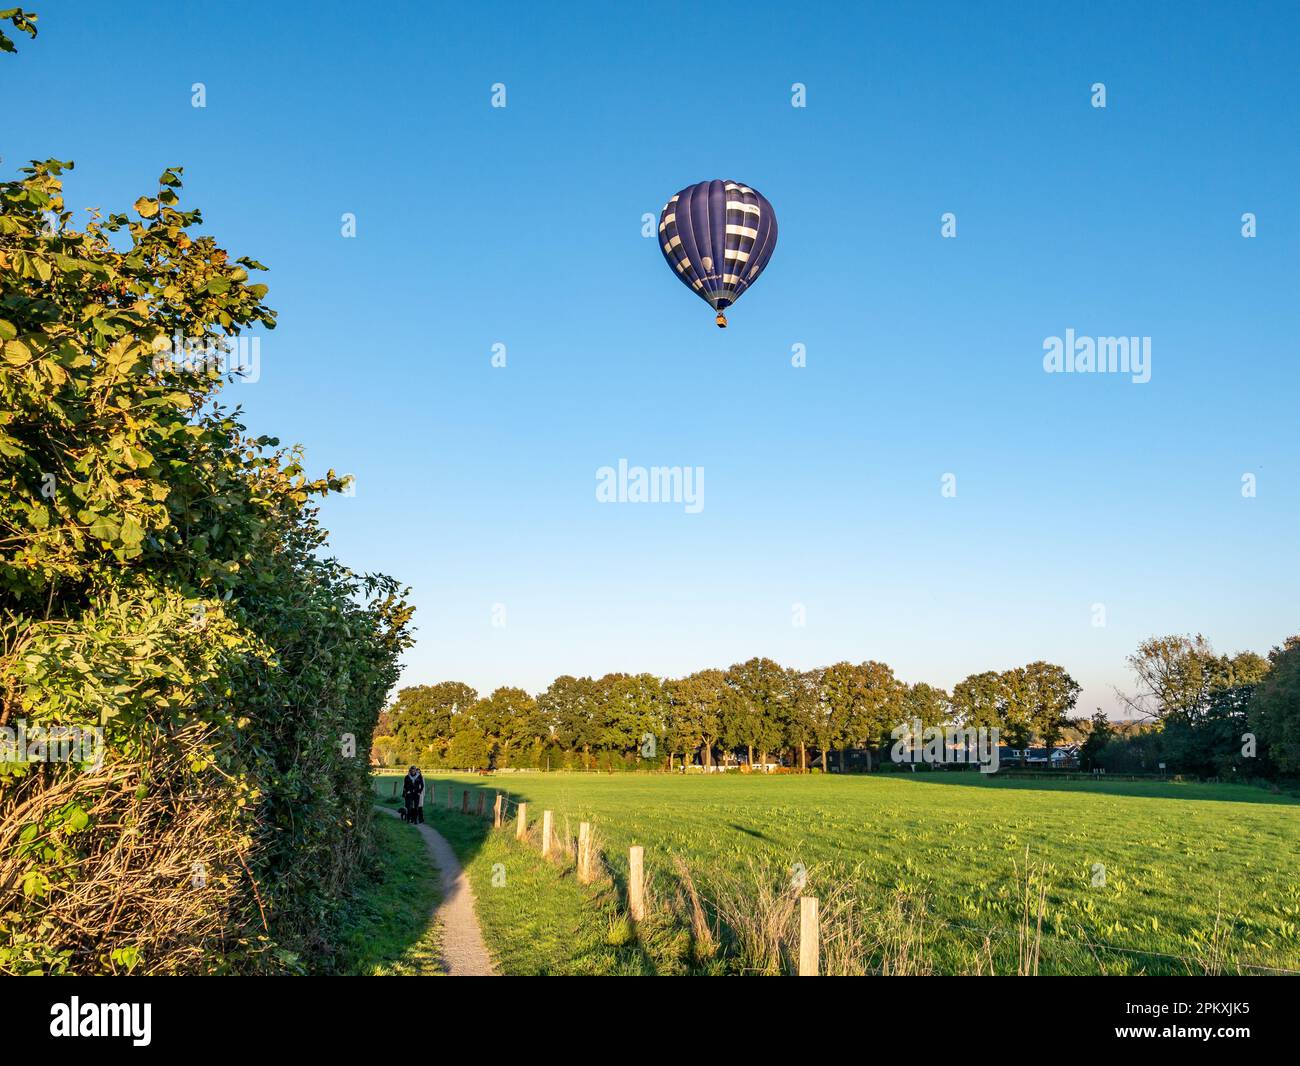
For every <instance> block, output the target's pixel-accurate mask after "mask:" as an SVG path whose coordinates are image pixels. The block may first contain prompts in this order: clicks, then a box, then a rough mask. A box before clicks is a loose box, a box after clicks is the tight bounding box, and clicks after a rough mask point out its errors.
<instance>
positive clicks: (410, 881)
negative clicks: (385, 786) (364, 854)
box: [339, 815, 441, 977]
mask: <svg viewBox="0 0 1300 1066" xmlns="http://www.w3.org/2000/svg"><path fill="white" fill-rule="evenodd" d="M375 835H376V840H375V845H376V847H377V849H378V851H379V854H380V855H381V856H382V861H381V862H380V864H379V877H378V879H377V880H375V881H374V882H372V883H370V884H368V885H367V886H366V887H365V889H364V890H363V891H362V892H361V893H360V894H359V895H358V896H357V897H356V898H354V899H353V900H351V901H350V903H349V907H348V911H349V913H348V921H347V922H346V923H344V924H345V925H346V926H347V928H348V930H349V932H348V937H347V940H346V941H345V942H344V943H342V944H340V945H339V951H340V955H341V956H342V957H341V960H340V969H341V971H342V972H344V973H347V974H350V975H355V976H362V977H369V976H373V977H427V976H435V975H437V974H439V973H441V968H440V965H439V956H438V953H439V946H440V945H439V943H438V930H437V928H436V927H435V926H434V925H433V923H431V922H430V921H429V915H430V913H431V912H432V910H433V907H434V905H435V904H436V903H437V902H438V899H439V896H440V893H439V890H438V881H437V878H436V877H433V876H431V875H430V866H429V853H428V850H427V849H426V848H425V846H424V841H423V840H421V839H420V837H419V835H418V834H417V833H414V832H411V831H410V827H409V826H405V825H403V824H402V823H401V822H399V821H397V819H395V818H389V817H388V816H387V815H378V816H376V818H375Z"/></svg>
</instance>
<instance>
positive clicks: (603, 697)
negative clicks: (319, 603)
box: [375, 658, 1079, 770]
mask: <svg viewBox="0 0 1300 1066" xmlns="http://www.w3.org/2000/svg"><path fill="white" fill-rule="evenodd" d="M1078 693H1079V686H1078V684H1077V683H1076V682H1075V681H1074V679H1073V678H1071V677H1070V675H1069V674H1068V673H1067V672H1066V671H1065V669H1064V668H1063V667H1061V666H1058V665H1055V664H1053V663H1046V662H1034V663H1029V664H1028V665H1026V666H1020V667H1015V668H1014V669H1010V670H1003V671H1001V672H995V671H987V672H984V673H980V674H975V675H972V676H971V677H968V678H966V679H965V680H964V681H962V682H961V683H960V684H958V685H956V686H955V687H954V688H953V690H952V692H951V693H949V692H947V691H945V690H944V689H942V688H939V687H936V686H934V685H930V684H927V683H925V682H918V683H916V684H909V683H907V682H905V681H902V680H900V679H899V678H897V677H896V676H895V675H894V671H893V670H892V669H891V668H890V667H889V666H888V665H886V664H885V663H881V662H875V661H867V662H862V663H849V662H839V663H834V664H833V665H831V666H826V667H818V668H815V669H812V670H798V669H793V668H789V667H784V666H782V665H781V664H779V663H777V662H774V661H773V660H771V659H766V658H754V659H749V660H748V661H746V662H743V663H736V664H734V665H733V666H731V667H729V668H727V669H725V670H722V669H707V670H699V671H697V672H695V673H693V674H690V675H688V676H686V677H680V678H659V677H657V676H655V675H654V674H648V673H641V674H623V673H612V674H606V675H605V676H603V677H599V678H591V677H573V676H570V675H567V674H566V675H564V676H562V677H558V678H556V679H555V680H554V681H553V682H551V684H550V685H549V686H548V687H547V688H546V690H545V691H544V692H541V693H539V694H537V695H536V696H533V695H530V694H529V693H528V692H526V691H524V690H523V689H521V688H513V687H503V688H498V689H496V690H495V691H493V692H492V693H491V694H489V695H487V696H482V697H480V696H479V694H478V693H477V692H476V691H475V690H474V689H473V688H472V687H470V686H469V685H466V684H464V683H463V682H459V681H445V682H442V683H441V684H436V685H417V686H413V687H408V688H404V689H402V690H401V692H399V693H398V696H397V699H396V701H395V702H394V703H393V704H392V706H391V707H390V708H389V709H388V710H387V711H386V712H385V714H384V715H383V717H382V718H381V719H380V723H379V729H380V734H379V735H378V736H376V739H375V751H376V753H377V754H378V755H379V756H380V757H381V758H384V759H386V760H391V761H393V762H407V761H414V762H423V763H425V764H431V765H445V766H454V767H463V768H483V767H547V766H549V767H551V768H560V767H564V768H583V769H595V768H615V767H633V766H644V765H647V764H649V765H659V764H664V765H667V766H675V765H682V764H685V765H690V764H696V763H698V765H700V766H702V767H704V768H706V769H707V768H710V767H713V766H714V765H716V764H717V763H718V762H719V761H720V760H727V759H728V758H729V757H735V758H737V759H739V760H740V761H741V762H743V763H746V764H752V763H754V761H755V758H756V757H757V761H758V762H759V763H768V762H769V761H770V757H772V756H780V757H781V758H782V759H783V760H784V761H785V762H786V764H787V765H790V766H792V767H795V768H798V769H800V770H807V769H810V768H813V767H816V768H818V769H821V770H828V769H830V768H831V767H832V765H834V764H832V762H831V761H830V760H832V758H834V759H835V760H836V762H837V764H838V766H837V768H838V769H841V770H842V769H844V767H845V762H844V756H845V752H846V751H849V750H853V749H859V750H862V749H865V751H866V753H867V754H866V758H867V761H868V763H869V764H871V763H873V762H874V761H875V758H876V756H874V755H873V754H872V753H873V752H875V751H877V750H878V749H880V748H881V747H884V746H887V745H888V744H889V743H890V732H891V731H892V730H893V729H894V728H895V727H896V726H898V725H899V724H900V723H902V722H914V721H919V722H921V723H922V725H923V726H935V725H941V724H943V723H946V722H950V721H954V720H959V721H961V722H962V723H963V724H966V725H970V726H986V727H990V728H991V727H997V728H999V729H1001V730H1002V736H1003V738H1004V739H1006V740H1007V741H1008V742H1011V743H1014V744H1016V745H1018V746H1022V747H1027V746H1029V744H1030V743H1031V741H1033V740H1035V739H1037V740H1041V741H1042V742H1043V743H1044V744H1045V745H1047V746H1048V747H1049V748H1050V747H1052V746H1055V745H1056V744H1058V743H1059V742H1060V740H1061V738H1062V736H1063V735H1064V734H1065V731H1066V730H1067V729H1068V728H1069V727H1070V717H1069V716H1070V711H1071V710H1073V708H1074V705H1075V702H1076V700H1077V698H1078Z"/></svg>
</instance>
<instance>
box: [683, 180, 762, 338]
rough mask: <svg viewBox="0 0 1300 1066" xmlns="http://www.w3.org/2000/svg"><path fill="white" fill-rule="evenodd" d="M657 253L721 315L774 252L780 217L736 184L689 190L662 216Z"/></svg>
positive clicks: (704, 184)
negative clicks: (777, 223) (659, 252)
mask: <svg viewBox="0 0 1300 1066" xmlns="http://www.w3.org/2000/svg"><path fill="white" fill-rule="evenodd" d="M659 247H660V249H661V250H662V251H663V253H664V259H666V260H667V261H668V265H669V266H670V267H672V268H673V272H674V273H675V274H676V275H677V276H678V277H679V278H680V279H681V280H682V283H683V284H684V285H686V286H688V287H689V288H690V289H691V290H692V291H693V292H694V293H695V294H696V295H697V296H699V297H700V298H701V299H702V300H704V301H705V302H706V303H708V305H709V306H710V307H712V308H713V310H714V311H716V312H717V315H718V317H717V320H716V321H717V323H718V325H719V326H720V327H724V326H726V324H727V316H726V315H724V314H723V313H722V312H723V311H724V310H725V309H726V308H728V307H730V306H731V305H732V304H734V303H735V302H736V301H737V300H739V299H740V297H741V294H742V293H744V291H745V290H746V289H748V288H749V287H750V286H751V285H753V284H754V282H755V281H756V280H757V279H758V276H759V275H760V274H761V273H763V268H764V267H765V266H767V261H768V260H769V259H771V258H772V252H773V251H774V250H775V248H776V212H774V211H773V210H772V205H771V204H770V203H768V202H767V199H766V198H765V197H764V196H763V195H762V194H761V193H760V192H758V191H757V190H755V189H751V188H750V187H749V186H748V185H742V184H740V182H738V181H702V182H700V183H699V184H698V185H688V186H687V187H686V188H685V189H683V190H682V191H681V192H679V193H678V194H677V195H676V196H674V197H673V198H672V199H671V200H669V201H668V203H666V204H665V205H664V209H663V211H662V212H661V213H660V215H659Z"/></svg>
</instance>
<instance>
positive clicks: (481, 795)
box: [474, 789, 487, 818]
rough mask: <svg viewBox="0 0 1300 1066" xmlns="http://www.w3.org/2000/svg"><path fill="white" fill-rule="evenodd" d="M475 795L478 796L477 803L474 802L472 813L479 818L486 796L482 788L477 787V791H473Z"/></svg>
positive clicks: (481, 814)
mask: <svg viewBox="0 0 1300 1066" xmlns="http://www.w3.org/2000/svg"><path fill="white" fill-rule="evenodd" d="M475 795H477V797H478V801H477V803H476V805H475V807H474V813H475V814H477V815H478V816H479V817H480V818H482V817H483V800H484V799H485V798H486V795H487V794H486V793H485V792H484V791H483V790H482V789H479V790H478V792H477V793H475Z"/></svg>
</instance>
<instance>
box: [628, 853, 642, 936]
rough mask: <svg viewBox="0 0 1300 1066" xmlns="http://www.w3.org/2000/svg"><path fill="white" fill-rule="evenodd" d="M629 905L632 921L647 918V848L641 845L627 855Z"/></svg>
mask: <svg viewBox="0 0 1300 1066" xmlns="http://www.w3.org/2000/svg"><path fill="white" fill-rule="evenodd" d="M627 905H628V910H630V911H631V912H632V921H634V922H639V921H641V920H642V919H643V918H645V848H643V847H641V845H640V844H637V845H634V846H633V847H631V848H629V849H628V853H627Z"/></svg>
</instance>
